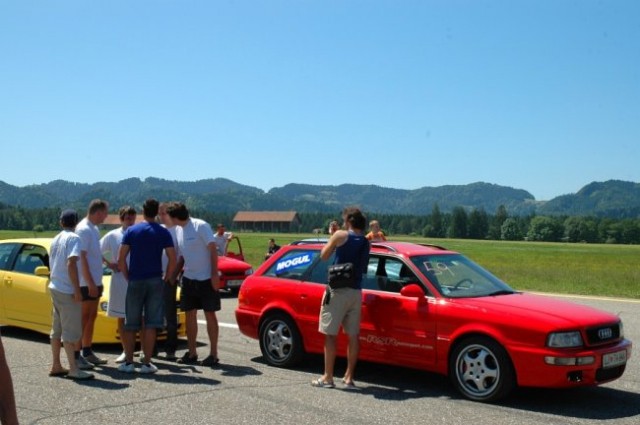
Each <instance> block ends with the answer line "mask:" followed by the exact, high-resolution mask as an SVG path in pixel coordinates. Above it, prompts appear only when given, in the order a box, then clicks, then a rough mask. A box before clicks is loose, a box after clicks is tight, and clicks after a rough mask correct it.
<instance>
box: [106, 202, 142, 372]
mask: <svg viewBox="0 0 640 425" xmlns="http://www.w3.org/2000/svg"><path fill="white" fill-rule="evenodd" d="M118 216H119V217H120V224H121V226H120V227H118V228H117V229H113V230H111V231H110V232H107V234H106V235H104V236H103V237H102V239H100V251H101V252H102V259H103V261H104V263H105V264H106V265H107V267H109V268H110V269H111V284H110V285H109V306H108V307H107V316H109V317H116V318H117V319H118V333H119V334H120V335H123V332H124V318H125V314H124V309H125V300H126V298H127V281H126V279H125V278H124V276H123V275H122V273H121V272H120V269H119V267H118V250H119V249H120V244H121V243H122V235H123V234H124V231H125V230H127V228H128V227H129V226H133V225H134V224H135V222H136V216H137V212H136V209H135V208H133V207H130V206H124V207H122V208H120V210H119V211H118ZM124 361H125V353H124V345H123V347H122V354H120V356H118V358H116V363H122V362H124Z"/></svg>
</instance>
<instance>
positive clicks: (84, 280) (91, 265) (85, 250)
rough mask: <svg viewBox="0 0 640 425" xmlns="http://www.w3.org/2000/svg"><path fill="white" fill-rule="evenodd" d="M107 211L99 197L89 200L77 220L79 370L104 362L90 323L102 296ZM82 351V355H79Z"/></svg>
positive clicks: (95, 315) (94, 316)
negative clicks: (102, 241) (101, 226)
mask: <svg viewBox="0 0 640 425" xmlns="http://www.w3.org/2000/svg"><path fill="white" fill-rule="evenodd" d="M108 214H109V204H108V203H107V202H106V201H103V200H101V199H94V200H93V201H91V202H90V203H89V209H88V211H87V216H86V217H85V218H83V219H82V220H80V222H79V223H78V225H77V226H76V229H75V233H76V235H78V236H80V259H79V261H78V263H79V268H78V270H79V272H80V292H81V293H82V340H81V344H80V345H81V346H82V347H78V350H79V349H80V348H82V353H77V354H76V361H77V363H78V367H79V368H80V369H90V368H91V367H92V364H93V365H101V364H104V363H106V362H107V361H106V360H104V359H101V358H100V357H98V356H96V355H95V353H94V352H93V350H92V348H91V345H92V342H93V326H94V324H95V321H96V317H97V315H98V303H99V302H100V297H101V296H102V291H103V286H102V252H101V251H100V231H99V229H98V225H99V224H102V223H103V222H104V220H105V219H106V218H107V215H108ZM80 354H81V355H80Z"/></svg>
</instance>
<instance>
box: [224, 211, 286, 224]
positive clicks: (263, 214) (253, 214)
mask: <svg viewBox="0 0 640 425" xmlns="http://www.w3.org/2000/svg"><path fill="white" fill-rule="evenodd" d="M294 220H299V218H298V213H297V212H295V211H238V212H237V213H236V216H235V217H234V218H233V221H234V222H265V221H268V222H286V223H291V222H292V221H294Z"/></svg>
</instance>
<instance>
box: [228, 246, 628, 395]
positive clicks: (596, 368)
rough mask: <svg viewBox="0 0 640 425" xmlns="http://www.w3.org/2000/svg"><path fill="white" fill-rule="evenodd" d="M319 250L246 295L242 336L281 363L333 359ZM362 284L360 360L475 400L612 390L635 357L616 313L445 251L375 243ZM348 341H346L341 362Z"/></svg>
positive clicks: (249, 283)
mask: <svg viewBox="0 0 640 425" xmlns="http://www.w3.org/2000/svg"><path fill="white" fill-rule="evenodd" d="M321 249H322V244H298V245H289V246H285V247H282V248H281V249H280V250H279V251H278V252H276V254H274V255H273V257H272V258H270V259H269V260H268V261H267V262H265V263H264V264H263V265H262V266H260V268H259V269H258V270H257V271H256V272H255V273H254V274H253V275H252V276H250V277H248V278H247V279H246V280H245V282H244V283H243V285H242V287H241V289H240V293H239V296H238V307H237V309H236V312H235V313H236V320H237V322H238V325H239V328H240V331H241V332H242V333H243V334H245V335H247V336H249V337H251V338H255V339H258V340H259V342H260V349H261V351H262V354H263V356H264V358H265V359H266V361H267V362H268V363H269V364H271V365H274V366H281V367H287V366H292V365H294V364H295V363H297V362H298V361H300V360H301V358H302V357H303V355H304V353H319V354H320V353H322V352H323V341H324V338H323V335H321V334H320V333H319V332H318V315H319V312H320V302H321V298H322V294H323V292H324V291H325V281H326V277H327V267H328V265H329V264H331V262H332V261H331V260H330V261H321V260H320V258H319V256H320V250H321ZM362 285H363V291H362V323H361V331H360V356H359V358H360V359H362V360H367V361H372V362H379V363H387V364H393V365H399V366H405V367H412V368H416V369H422V370H427V371H431V372H436V373H441V374H444V375H449V376H450V378H451V381H452V382H453V385H454V386H455V387H456V388H457V389H458V390H459V391H460V392H461V393H462V395H464V396H465V397H467V398H469V399H472V400H477V401H486V402H490V401H496V400H499V399H501V398H503V397H505V396H506V395H508V394H509V393H510V392H511V391H512V390H513V389H514V388H515V387H516V386H524V387H547V388H571V387H579V386H584V385H597V384H601V383H604V382H608V381H612V380H614V379H617V378H619V377H620V376H622V374H623V372H624V370H625V366H626V363H627V361H628V359H629V357H630V356H631V342H630V341H629V340H627V339H625V338H624V334H623V327H622V322H621V321H620V318H619V317H618V316H616V315H615V314H610V313H606V312H603V311H600V310H596V309H593V308H590V307H586V306H582V305H577V304H572V303H568V302H563V301H557V300H555V299H552V298H549V297H545V296H539V295H533V294H527V293H522V292H517V291H514V290H513V289H511V288H510V287H509V286H508V285H506V284H505V283H503V282H502V281H500V280H499V279H498V278H496V277H495V276H493V275H492V274H491V273H489V272H488V271H486V270H484V269H483V268H482V267H480V266H478V265H477V264H475V263H473V262H472V261H471V260H469V259H468V258H466V257H464V256H463V255H461V254H459V253H457V252H453V251H449V250H446V249H444V248H442V247H438V246H431V245H418V244H412V243H404V242H384V243H374V244H372V247H371V254H370V258H369V266H368V271H367V274H366V275H365V276H364V277H363V281H362ZM346 342H347V341H346V335H344V334H342V333H341V334H340V336H339V338H338V354H339V355H341V356H345V355H346Z"/></svg>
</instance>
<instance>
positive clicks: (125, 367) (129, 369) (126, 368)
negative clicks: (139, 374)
mask: <svg viewBox="0 0 640 425" xmlns="http://www.w3.org/2000/svg"><path fill="white" fill-rule="evenodd" d="M118 371H120V372H124V373H134V372H135V371H136V365H134V364H133V363H128V364H127V363H122V364H121V365H120V366H118Z"/></svg>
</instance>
